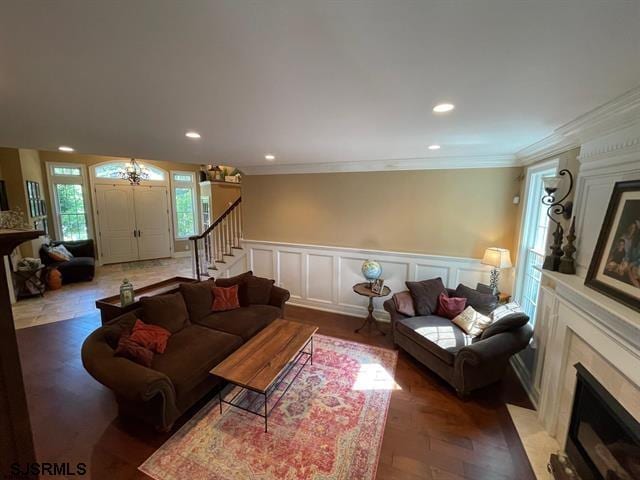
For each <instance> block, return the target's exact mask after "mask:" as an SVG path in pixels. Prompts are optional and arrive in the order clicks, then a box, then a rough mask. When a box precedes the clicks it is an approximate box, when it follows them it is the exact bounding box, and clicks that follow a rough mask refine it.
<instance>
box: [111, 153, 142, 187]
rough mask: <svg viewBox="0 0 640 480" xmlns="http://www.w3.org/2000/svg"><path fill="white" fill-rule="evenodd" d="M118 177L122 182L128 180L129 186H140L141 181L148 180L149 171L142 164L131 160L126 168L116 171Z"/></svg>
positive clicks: (133, 159)
mask: <svg viewBox="0 0 640 480" xmlns="http://www.w3.org/2000/svg"><path fill="white" fill-rule="evenodd" d="M118 176H119V177H120V178H122V179H123V180H129V183H130V184H131V185H140V182H141V181H142V180H147V179H148V178H149V170H148V169H147V167H145V166H144V165H143V164H142V163H138V162H137V160H136V159H135V158H132V159H131V161H130V162H129V165H127V166H126V168H123V169H121V170H120V171H118Z"/></svg>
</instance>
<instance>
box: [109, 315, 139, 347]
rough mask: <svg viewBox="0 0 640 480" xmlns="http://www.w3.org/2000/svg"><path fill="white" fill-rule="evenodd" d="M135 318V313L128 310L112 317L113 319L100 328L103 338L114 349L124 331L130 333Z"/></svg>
mask: <svg viewBox="0 0 640 480" xmlns="http://www.w3.org/2000/svg"><path fill="white" fill-rule="evenodd" d="M137 319H138V314H137V313H134V312H128V313H125V314H124V315H121V316H120V317H118V318H114V319H113V321H111V322H109V323H108V324H106V325H105V326H104V327H103V328H102V332H103V333H102V334H103V335H104V339H105V341H106V342H107V343H108V344H109V346H110V347H111V348H113V349H114V350H115V349H116V348H118V341H119V340H120V337H121V336H122V335H123V334H125V333H126V334H129V333H131V330H133V326H134V325H135V324H136V320H137Z"/></svg>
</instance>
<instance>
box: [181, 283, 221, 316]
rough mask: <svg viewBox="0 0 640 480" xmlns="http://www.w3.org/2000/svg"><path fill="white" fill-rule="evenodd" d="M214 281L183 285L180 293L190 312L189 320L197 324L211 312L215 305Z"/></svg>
mask: <svg viewBox="0 0 640 480" xmlns="http://www.w3.org/2000/svg"><path fill="white" fill-rule="evenodd" d="M213 286H214V283H213V280H205V281H204V282H194V283H181V284H180V293H182V296H183V297H184V303H186V304H187V310H188V311H189V320H191V321H192V322H195V321H197V320H200V319H201V318H202V317H204V316H205V315H207V314H209V313H210V312H211V304H212V303H213V292H212V288H213Z"/></svg>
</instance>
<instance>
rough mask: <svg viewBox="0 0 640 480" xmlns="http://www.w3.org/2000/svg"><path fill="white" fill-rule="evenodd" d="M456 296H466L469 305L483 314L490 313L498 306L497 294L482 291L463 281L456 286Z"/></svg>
mask: <svg viewBox="0 0 640 480" xmlns="http://www.w3.org/2000/svg"><path fill="white" fill-rule="evenodd" d="M456 297H464V298H466V299H467V306H468V307H469V306H471V307H473V309H474V310H475V311H477V312H480V313H482V314H483V315H489V314H490V313H491V312H492V311H493V310H494V309H495V308H496V307H497V306H498V298H497V297H496V296H495V295H491V294H490V293H480V292H478V291H477V290H474V289H473V288H469V287H467V286H466V285H463V284H462V283H461V284H460V285H458V287H457V288H456Z"/></svg>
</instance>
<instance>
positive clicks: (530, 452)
mask: <svg viewBox="0 0 640 480" xmlns="http://www.w3.org/2000/svg"><path fill="white" fill-rule="evenodd" d="M507 410H509V414H510V415H511V419H512V420H513V424H514V425H515V427H516V430H517V432H518V436H519V437H520V440H521V441H522V445H523V446H524V449H525V451H526V452H527V457H528V458H529V462H530V463H531V468H533V471H534V473H535V475H536V478H537V479H538V480H553V475H552V474H551V473H549V472H548V471H547V463H548V462H549V455H551V454H552V453H558V452H560V451H562V449H561V448H560V445H559V444H558V441H557V440H556V439H555V438H553V437H551V436H550V435H549V434H548V433H547V432H546V430H545V429H544V427H543V426H542V424H541V423H540V421H539V420H538V414H537V412H536V411H535V410H529V409H528V408H522V407H518V406H516V405H511V404H507Z"/></svg>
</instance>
